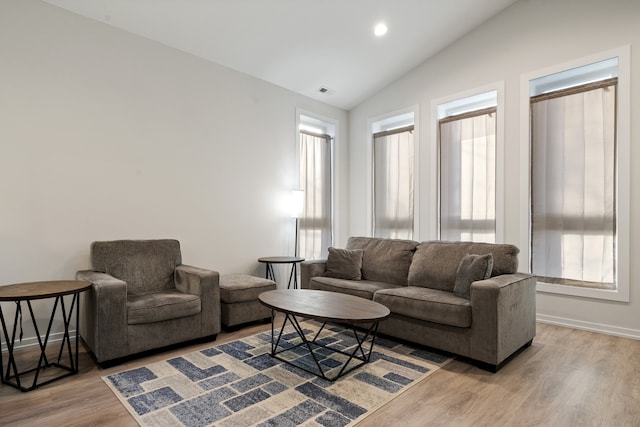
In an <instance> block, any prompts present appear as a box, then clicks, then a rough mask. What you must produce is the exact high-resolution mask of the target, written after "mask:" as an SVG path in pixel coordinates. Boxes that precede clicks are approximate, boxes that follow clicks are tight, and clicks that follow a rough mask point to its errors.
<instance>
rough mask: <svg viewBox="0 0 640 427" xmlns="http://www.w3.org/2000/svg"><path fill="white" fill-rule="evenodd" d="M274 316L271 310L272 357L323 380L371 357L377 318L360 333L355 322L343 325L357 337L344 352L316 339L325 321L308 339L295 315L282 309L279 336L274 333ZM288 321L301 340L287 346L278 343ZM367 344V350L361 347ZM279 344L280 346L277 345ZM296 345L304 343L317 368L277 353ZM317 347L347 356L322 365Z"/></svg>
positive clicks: (336, 375) (333, 378)
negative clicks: (334, 371)
mask: <svg viewBox="0 0 640 427" xmlns="http://www.w3.org/2000/svg"><path fill="white" fill-rule="evenodd" d="M274 320H275V315H274V313H273V311H272V315H271V357H274V358H276V359H278V360H280V361H282V362H285V363H287V364H289V365H291V366H295V367H296V368H299V369H302V370H304V371H306V372H309V373H311V374H314V375H317V376H318V377H320V378H323V379H325V380H328V381H335V380H337V379H338V378H340V377H342V376H344V375H346V374H348V373H349V372H351V371H353V370H354V369H356V368H358V367H360V366H362V365H364V364H366V363H368V362H369V360H370V358H371V353H372V351H373V344H374V342H375V339H376V334H377V332H378V322H374V323H372V324H371V325H370V326H369V328H368V329H367V330H366V331H365V332H364V333H361V334H359V333H358V331H357V330H356V328H355V326H354V325H353V324H349V325H348V327H347V328H346V329H347V330H351V331H352V332H353V335H354V337H355V339H356V342H357V345H355V346H354V347H353V350H352V351H351V352H346V351H342V350H340V349H337V348H334V347H330V346H327V345H324V344H321V343H319V342H317V340H318V337H319V336H320V333H321V332H322V331H323V329H324V327H325V326H326V325H327V322H324V323H323V324H322V326H321V327H320V329H319V330H318V332H316V333H315V335H314V336H313V338H312V339H311V340H308V339H307V337H306V335H305V334H304V330H303V329H302V327H301V326H300V323H298V319H296V317H295V316H293V315H290V314H287V313H285V318H284V321H283V322H282V327H281V328H280V331H279V333H278V337H277V338H276V337H275V333H276V331H275V328H274ZM287 322H288V323H291V325H292V326H293V328H294V329H295V331H296V332H297V334H298V336H299V337H300V339H301V340H302V342H301V343H299V344H296V345H293V346H290V347H285V346H280V341H281V340H283V338H282V334H283V332H284V329H285V326H286V325H287ZM367 344H369V348H368V350H365V348H364V347H366V345H367ZM279 347H281V348H279ZM298 347H306V348H307V350H308V353H309V354H310V355H311V357H312V358H313V361H314V362H315V366H316V368H317V370H314V369H309V368H307V367H305V366H303V365H301V364H297V363H294V362H293V361H291V360H288V359H285V358H283V357H282V356H280V354H282V353H285V352H289V351H292V350H294V349H296V348H298ZM317 348H323V349H326V350H329V351H331V352H333V353H340V354H342V355H344V356H347V360H346V361H345V362H344V363H342V364H341V365H340V366H338V367H332V368H327V367H325V368H323V367H322V361H321V360H320V359H319V358H318V356H317V354H316V352H315V351H314V349H317ZM354 359H355V360H358V361H359V363H355V364H352V366H349V364H350V363H351V362H352V361H353V360H354ZM338 368H340V369H339V371H338V373H337V374H335V375H332V376H329V375H327V374H328V371H330V370H336V369H338Z"/></svg>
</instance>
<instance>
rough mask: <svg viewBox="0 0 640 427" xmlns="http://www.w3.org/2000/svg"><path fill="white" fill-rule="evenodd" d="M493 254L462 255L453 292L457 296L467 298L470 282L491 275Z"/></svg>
mask: <svg viewBox="0 0 640 427" xmlns="http://www.w3.org/2000/svg"><path fill="white" fill-rule="evenodd" d="M492 269H493V256H492V255H491V254H486V255H477V254H468V255H465V256H463V257H462V260H461V261H460V264H459V265H458V271H457V272H456V282H455V284H454V286H453V293H454V294H456V295H457V296H459V297H462V298H467V299H469V289H470V288H471V283H473V282H475V281H477V280H484V279H488V278H489V277H491V270H492Z"/></svg>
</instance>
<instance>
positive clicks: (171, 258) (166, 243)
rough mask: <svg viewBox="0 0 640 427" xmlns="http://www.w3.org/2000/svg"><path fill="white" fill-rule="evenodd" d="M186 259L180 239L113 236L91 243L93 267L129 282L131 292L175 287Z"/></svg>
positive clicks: (140, 292) (128, 290)
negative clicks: (181, 249)
mask: <svg viewBox="0 0 640 427" xmlns="http://www.w3.org/2000/svg"><path fill="white" fill-rule="evenodd" d="M181 263H182V256H181V253H180V243H179V242H178V241H177V240H171V239H160V240H113V241H106V242H93V243H92V244H91V265H92V266H93V270H95V271H99V272H101V273H107V274H110V275H111V276H113V277H115V278H117V279H120V280H123V281H125V282H127V293H129V294H146V293H150V292H154V291H159V290H167V289H171V288H175V281H174V270H175V267H176V265H179V264H181Z"/></svg>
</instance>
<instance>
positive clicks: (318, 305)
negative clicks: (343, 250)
mask: <svg viewBox="0 0 640 427" xmlns="http://www.w3.org/2000/svg"><path fill="white" fill-rule="evenodd" d="M258 299H259V300H260V302H261V303H262V304H264V305H266V306H267V307H269V308H271V310H272V316H271V356H272V357H274V358H276V359H278V360H281V361H283V362H286V363H288V364H291V365H293V366H296V367H298V368H300V369H303V370H305V371H307V372H310V373H312V374H315V375H318V376H319V377H321V378H324V379H326V380H330V381H334V380H336V379H338V378H340V377H341V376H343V375H345V374H347V373H348V372H350V371H352V370H353V369H355V368H358V367H360V366H362V365H364V364H365V363H368V362H369V359H370V358H371V352H372V351H373V344H374V342H375V338H376V334H377V332H378V323H379V322H380V321H382V320H384V319H386V318H387V317H389V315H390V314H391V313H390V311H389V309H388V308H387V307H385V306H384V305H382V304H379V303H377V302H375V301H371V300H368V299H365V298H360V297H356V296H353V295H348V294H342V293H337V292H327V291H319V290H312V289H299V290H291V289H286V290H285V289H282V290H274V291H267V292H263V293H262V294H260V296H258ZM275 311H278V312H281V313H283V314H284V316H285V318H284V321H283V322H282V327H281V328H280V330H279V331H278V336H277V338H276V329H275V328H274V321H275V316H274V315H273V313H274V312H275ZM296 316H300V317H304V318H307V319H313V320H317V321H320V322H322V326H321V327H320V330H318V332H316V333H315V335H314V336H313V338H311V339H307V337H306V335H305V333H304V329H303V328H302V326H301V325H300V323H299V322H298V319H297V318H296ZM329 322H330V323H337V324H342V325H345V330H348V331H351V332H352V333H353V336H354V338H355V342H354V345H352V346H351V347H349V348H347V349H339V348H336V347H334V346H329V345H327V344H325V343H323V342H321V340H319V339H318V338H319V336H320V333H321V332H322V330H323V329H324V327H325V326H326V324H327V323H329ZM287 323H291V325H292V326H293V328H294V329H295V331H296V332H297V335H298V337H299V338H300V339H301V342H300V343H299V344H297V345H292V344H291V343H289V342H287V343H285V345H283V346H280V341H281V340H282V339H283V331H284V329H285V326H286V325H287ZM356 325H358V326H360V327H363V326H364V327H365V328H364V332H360V333H359V332H358V330H357V329H356ZM367 325H368V328H366V326H367ZM365 344H368V345H369V348H368V350H367V351H365V348H364V345H365ZM280 347H282V348H280ZM298 347H306V348H307V350H308V354H310V355H311V357H312V358H313V361H314V362H315V366H316V368H317V370H313V369H309V367H308V366H305V365H302V364H296V363H294V362H295V360H296V359H295V358H294V359H291V358H283V357H281V356H280V354H282V353H284V352H291V351H295V349H297V348H298ZM318 348H321V349H326V350H329V351H330V352H333V353H340V354H342V355H343V356H346V360H342V362H341V363H340V364H339V365H338V366H337V367H331V368H328V367H327V366H325V368H323V366H322V365H323V363H321V362H322V358H324V357H325V356H326V354H327V351H322V350H321V351H320V352H318V351H316V350H318ZM319 353H322V354H319ZM342 359H344V357H343V358H342ZM354 359H356V360H359V361H360V363H356V364H351V366H349V365H350V363H351V361H352V360H354ZM337 368H339V369H337ZM329 370H333V371H336V370H337V371H338V373H337V374H334V375H328V371H329Z"/></svg>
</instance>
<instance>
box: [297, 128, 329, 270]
mask: <svg viewBox="0 0 640 427" xmlns="http://www.w3.org/2000/svg"><path fill="white" fill-rule="evenodd" d="M331 145H332V144H331V137H330V136H328V135H312V134H308V133H304V132H300V186H301V189H302V190H303V191H304V216H303V217H302V218H300V225H299V226H300V239H299V252H298V253H299V254H300V256H301V257H303V258H306V259H321V258H327V256H328V248H329V246H331V245H332V241H333V233H332V226H331V217H332V206H331V199H332V197H331Z"/></svg>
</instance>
